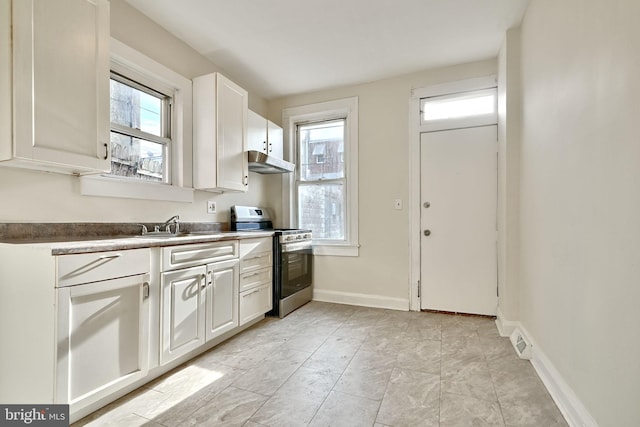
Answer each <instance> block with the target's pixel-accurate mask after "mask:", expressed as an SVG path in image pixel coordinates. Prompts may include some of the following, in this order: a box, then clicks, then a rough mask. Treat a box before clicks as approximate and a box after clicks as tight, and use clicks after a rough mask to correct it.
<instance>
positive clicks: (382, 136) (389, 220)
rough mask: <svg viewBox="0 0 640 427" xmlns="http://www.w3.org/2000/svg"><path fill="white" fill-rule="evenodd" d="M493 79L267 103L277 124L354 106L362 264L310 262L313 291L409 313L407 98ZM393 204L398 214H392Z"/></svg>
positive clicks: (459, 73)
mask: <svg viewBox="0 0 640 427" xmlns="http://www.w3.org/2000/svg"><path fill="white" fill-rule="evenodd" d="M496 72H497V64H496V61H495V60H493V59H492V60H486V61H482V62H477V63H471V64H463V65H459V66H455V67H448V68H442V69H435V70H430V71H424V72H421V73H416V74H411V75H405V76H400V77H397V78H392V79H386V80H381V81H377V82H372V83H367V84H362V85H357V86H349V87H342V88H337V89H333V90H327V91H322V92H316V93H310V94H305V95H299V96H292V97H286V98H283V99H276V100H272V101H270V103H269V117H270V119H271V120H273V121H275V122H277V123H280V122H281V121H282V110H283V109H284V108H287V107H294V106H301V105H306V104H312V103H316V102H322V101H329V100H335V99H341V98H347V97H352V96H357V97H358V98H359V153H358V161H359V165H358V167H359V182H360V186H359V210H360V215H359V233H360V245H361V247H360V256H359V257H357V258H354V257H332V256H322V257H316V258H315V263H316V264H315V266H316V269H315V277H314V285H315V286H316V289H317V290H319V291H321V292H322V291H325V292H330V293H338V294H340V293H343V294H355V296H356V297H359V299H358V301H360V302H361V303H363V304H384V303H385V300H387V301H390V300H393V301H395V302H399V300H402V301H405V302H406V308H407V309H408V307H409V304H408V301H409V209H408V206H407V203H408V201H409V179H410V177H409V141H410V138H409V100H410V97H411V90H412V89H414V88H420V87H425V86H429V85H433V84H439V83H444V82H451V81H456V80H462V79H466V78H471V77H479V76H487V75H492V74H495V73H496ZM395 199H402V200H403V201H404V208H403V209H402V210H394V208H393V202H394V200H395ZM339 296H340V295H338V297H339Z"/></svg>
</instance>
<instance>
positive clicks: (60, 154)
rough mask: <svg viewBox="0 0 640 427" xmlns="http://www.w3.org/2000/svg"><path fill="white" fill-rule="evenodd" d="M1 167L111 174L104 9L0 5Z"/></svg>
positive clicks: (97, 3)
mask: <svg viewBox="0 0 640 427" xmlns="http://www.w3.org/2000/svg"><path fill="white" fill-rule="evenodd" d="M0 59H1V61H0V89H1V90H0V97H1V99H0V128H2V131H1V132H2V134H0V137H1V138H2V139H1V140H0V164H7V165H13V166H20V167H28V168H33V169H43V170H50V171H57V172H64V173H76V174H84V173H96V172H100V171H108V170H109V168H110V163H111V159H110V149H109V146H110V142H109V1H108V0H74V1H68V0H31V1H20V0H14V1H11V0H0Z"/></svg>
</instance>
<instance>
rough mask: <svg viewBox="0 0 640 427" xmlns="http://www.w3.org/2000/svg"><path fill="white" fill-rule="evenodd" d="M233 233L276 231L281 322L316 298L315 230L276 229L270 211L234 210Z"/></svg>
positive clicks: (275, 283) (276, 294) (275, 311)
mask: <svg viewBox="0 0 640 427" xmlns="http://www.w3.org/2000/svg"><path fill="white" fill-rule="evenodd" d="M231 230H233V231H252V230H273V231H274V236H273V310H271V311H270V312H269V313H267V314H269V315H273V316H279V317H280V318H282V317H284V316H286V315H287V314H289V313H291V312H292V311H294V310H295V309H297V308H298V307H300V306H302V305H304V304H306V303H307V302H309V301H311V298H312V297H313V281H312V276H313V247H312V244H311V243H312V233H311V230H302V229H295V228H273V222H272V221H271V218H270V216H269V211H268V210H267V209H266V208H258V207H251V206H232V207H231Z"/></svg>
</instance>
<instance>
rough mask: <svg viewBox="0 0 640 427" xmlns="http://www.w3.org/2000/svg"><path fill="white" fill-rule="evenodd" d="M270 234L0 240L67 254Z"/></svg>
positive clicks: (235, 233) (216, 233)
mask: <svg viewBox="0 0 640 427" xmlns="http://www.w3.org/2000/svg"><path fill="white" fill-rule="evenodd" d="M271 236H273V231H211V232H195V233H193V234H180V235H177V236H162V237H160V236H137V235H133V236H132V235H124V236H122V235H116V236H92V237H78V236H70V237H64V236H53V237H51V236H46V237H45V236H43V237H36V238H0V243H2V244H6V245H31V246H34V247H39V248H45V249H50V250H51V254H52V255H69V254H81V253H91V252H104V251H117V250H126V249H137V248H154V247H164V246H175V245H187V244H193V243H207V242H217V241H224V240H235V239H249V238H254V237H271Z"/></svg>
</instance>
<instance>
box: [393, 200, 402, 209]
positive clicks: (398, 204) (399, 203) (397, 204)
mask: <svg viewBox="0 0 640 427" xmlns="http://www.w3.org/2000/svg"><path fill="white" fill-rule="evenodd" d="M393 208H394V209H395V210H398V211H400V210H402V199H396V200H395V201H394V202H393Z"/></svg>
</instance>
